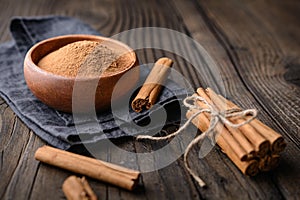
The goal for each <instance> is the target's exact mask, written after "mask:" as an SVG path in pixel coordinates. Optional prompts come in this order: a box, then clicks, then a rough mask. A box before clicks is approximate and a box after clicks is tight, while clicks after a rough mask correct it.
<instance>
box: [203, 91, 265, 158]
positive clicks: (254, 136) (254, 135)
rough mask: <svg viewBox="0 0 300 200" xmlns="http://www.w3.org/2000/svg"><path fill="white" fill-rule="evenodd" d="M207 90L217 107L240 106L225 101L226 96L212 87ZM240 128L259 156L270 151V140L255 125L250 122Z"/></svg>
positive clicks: (238, 121)
mask: <svg viewBox="0 0 300 200" xmlns="http://www.w3.org/2000/svg"><path fill="white" fill-rule="evenodd" d="M205 91H206V93H207V95H208V96H209V98H210V99H211V100H212V101H213V102H214V104H215V105H216V106H217V107H218V106H219V107H223V106H225V105H227V107H228V108H227V109H233V108H238V107H237V106H235V107H231V106H230V105H229V104H227V103H226V102H227V101H224V99H225V98H224V99H222V98H220V96H219V95H217V94H216V93H215V92H214V91H213V90H212V89H210V88H207V89H206V90H205ZM238 109H240V108H238ZM231 121H232V122H233V123H243V122H244V121H245V119H241V118H237V119H231ZM238 130H240V132H241V133H242V134H243V135H244V136H245V137H246V138H247V139H248V140H249V141H250V142H251V144H252V145H253V146H254V148H255V151H256V152H257V154H258V156H260V157H264V156H266V155H267V153H268V151H269V150H270V142H269V141H268V140H267V139H266V138H265V137H263V136H262V135H261V134H260V132H258V131H257V130H256V129H254V128H253V126H251V125H250V123H249V124H245V125H243V126H241V127H239V128H238Z"/></svg>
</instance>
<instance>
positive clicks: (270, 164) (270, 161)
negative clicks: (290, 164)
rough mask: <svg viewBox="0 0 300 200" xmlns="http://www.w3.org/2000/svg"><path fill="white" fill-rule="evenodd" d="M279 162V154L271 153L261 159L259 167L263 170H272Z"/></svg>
mask: <svg viewBox="0 0 300 200" xmlns="http://www.w3.org/2000/svg"><path fill="white" fill-rule="evenodd" d="M278 164H279V155H276V154H269V155H266V156H265V157H263V158H260V159H259V169H260V170H261V171H270V170H271V169H274V168H275V167H277V165H278Z"/></svg>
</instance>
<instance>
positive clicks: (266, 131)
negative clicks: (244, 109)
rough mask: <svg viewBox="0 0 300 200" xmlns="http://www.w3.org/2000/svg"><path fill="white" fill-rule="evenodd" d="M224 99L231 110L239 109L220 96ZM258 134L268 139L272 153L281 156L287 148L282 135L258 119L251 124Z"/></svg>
mask: <svg viewBox="0 0 300 200" xmlns="http://www.w3.org/2000/svg"><path fill="white" fill-rule="evenodd" d="M219 97H220V98H222V99H223V100H224V101H225V102H226V104H227V105H228V107H229V109H231V108H239V107H238V106H237V105H235V104H234V103H233V102H231V101H229V100H227V99H225V98H224V97H222V96H219ZM249 124H250V125H251V126H252V127H253V128H254V129H255V130H256V131H257V132H259V133H260V134H261V135H262V136H263V137H264V138H266V139H267V140H268V141H269V142H270V143H271V147H270V148H271V151H272V153H274V154H279V153H280V152H282V151H283V150H284V149H285V147H286V142H285V141H284V138H283V137H282V135H280V134H279V133H277V132H276V131H274V130H273V129H271V128H270V127H268V126H267V125H265V124H264V123H262V122H261V121H260V120H258V119H254V120H252V121H251V122H250V123H249Z"/></svg>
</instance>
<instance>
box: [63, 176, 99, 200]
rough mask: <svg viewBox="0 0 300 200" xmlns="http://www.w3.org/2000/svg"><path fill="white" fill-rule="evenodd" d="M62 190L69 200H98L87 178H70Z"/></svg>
mask: <svg viewBox="0 0 300 200" xmlns="http://www.w3.org/2000/svg"><path fill="white" fill-rule="evenodd" d="M62 190H63V192H64V194H65V196H66V198H67V199H68V200H97V196H96V195H95V193H94V192H93V190H92V188H91V187H90V185H89V184H88V182H87V180H86V179H85V177H82V178H79V177H76V176H69V177H68V178H67V179H66V180H65V181H64V183H63V185H62Z"/></svg>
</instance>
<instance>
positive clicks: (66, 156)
mask: <svg viewBox="0 0 300 200" xmlns="http://www.w3.org/2000/svg"><path fill="white" fill-rule="evenodd" d="M35 159H37V160H39V161H41V162H45V163H47V164H50V165H54V166H56V167H60V168H62V169H66V170H69V171H72V172H75V173H78V174H82V175H86V176H89V177H91V178H94V179H97V180H100V181H104V182H107V183H110V184H113V185H116V186H119V187H121V188H125V189H127V190H133V189H134V188H135V186H136V185H137V184H138V179H139V176H140V172H138V171H134V170H131V169H127V168H124V167H121V166H118V165H114V164H111V163H107V162H104V161H101V160H97V159H93V158H89V157H86V156H82V155H78V154H74V153H70V152H67V151H64V150H60V149H56V148H53V147H49V146H43V147H40V148H39V149H38V150H37V151H36V153H35Z"/></svg>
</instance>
